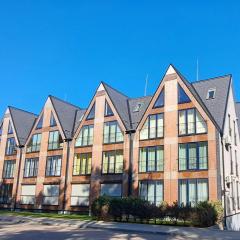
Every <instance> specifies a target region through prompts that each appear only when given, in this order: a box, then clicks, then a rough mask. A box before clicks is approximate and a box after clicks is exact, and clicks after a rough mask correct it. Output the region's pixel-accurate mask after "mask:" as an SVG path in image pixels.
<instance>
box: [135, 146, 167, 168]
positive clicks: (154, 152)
mask: <svg viewBox="0 0 240 240" xmlns="http://www.w3.org/2000/svg"><path fill="white" fill-rule="evenodd" d="M163 161H164V160H163V146H154V147H143V148H140V157H139V172H156V171H163Z"/></svg>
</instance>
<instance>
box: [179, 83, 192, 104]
mask: <svg viewBox="0 0 240 240" xmlns="http://www.w3.org/2000/svg"><path fill="white" fill-rule="evenodd" d="M189 102H191V99H190V98H189V97H188V95H187V94H186V93H185V91H184V90H183V88H182V87H181V86H180V85H178V103H179V104H181V103H189Z"/></svg>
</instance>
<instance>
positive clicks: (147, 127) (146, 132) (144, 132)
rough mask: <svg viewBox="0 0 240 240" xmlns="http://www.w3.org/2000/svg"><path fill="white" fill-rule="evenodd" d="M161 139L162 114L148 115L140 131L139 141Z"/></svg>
mask: <svg viewBox="0 0 240 240" xmlns="http://www.w3.org/2000/svg"><path fill="white" fill-rule="evenodd" d="M161 137H163V113H160V114H154V115H149V116H148V118H147V120H146V122H145V123H144V125H143V128H142V129H141V131H140V140H145V139H154V138H161Z"/></svg>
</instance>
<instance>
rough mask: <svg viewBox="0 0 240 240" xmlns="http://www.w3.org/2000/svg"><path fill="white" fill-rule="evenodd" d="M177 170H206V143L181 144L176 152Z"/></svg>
mask: <svg viewBox="0 0 240 240" xmlns="http://www.w3.org/2000/svg"><path fill="white" fill-rule="evenodd" d="M178 160H179V170H180V171H182V170H198V169H207V168H208V149H207V142H198V143H181V144H179V150H178Z"/></svg>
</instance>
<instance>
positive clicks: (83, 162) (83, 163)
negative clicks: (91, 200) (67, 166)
mask: <svg viewBox="0 0 240 240" xmlns="http://www.w3.org/2000/svg"><path fill="white" fill-rule="evenodd" d="M91 164H92V153H77V154H75V157H74V163H73V175H87V174H91Z"/></svg>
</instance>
